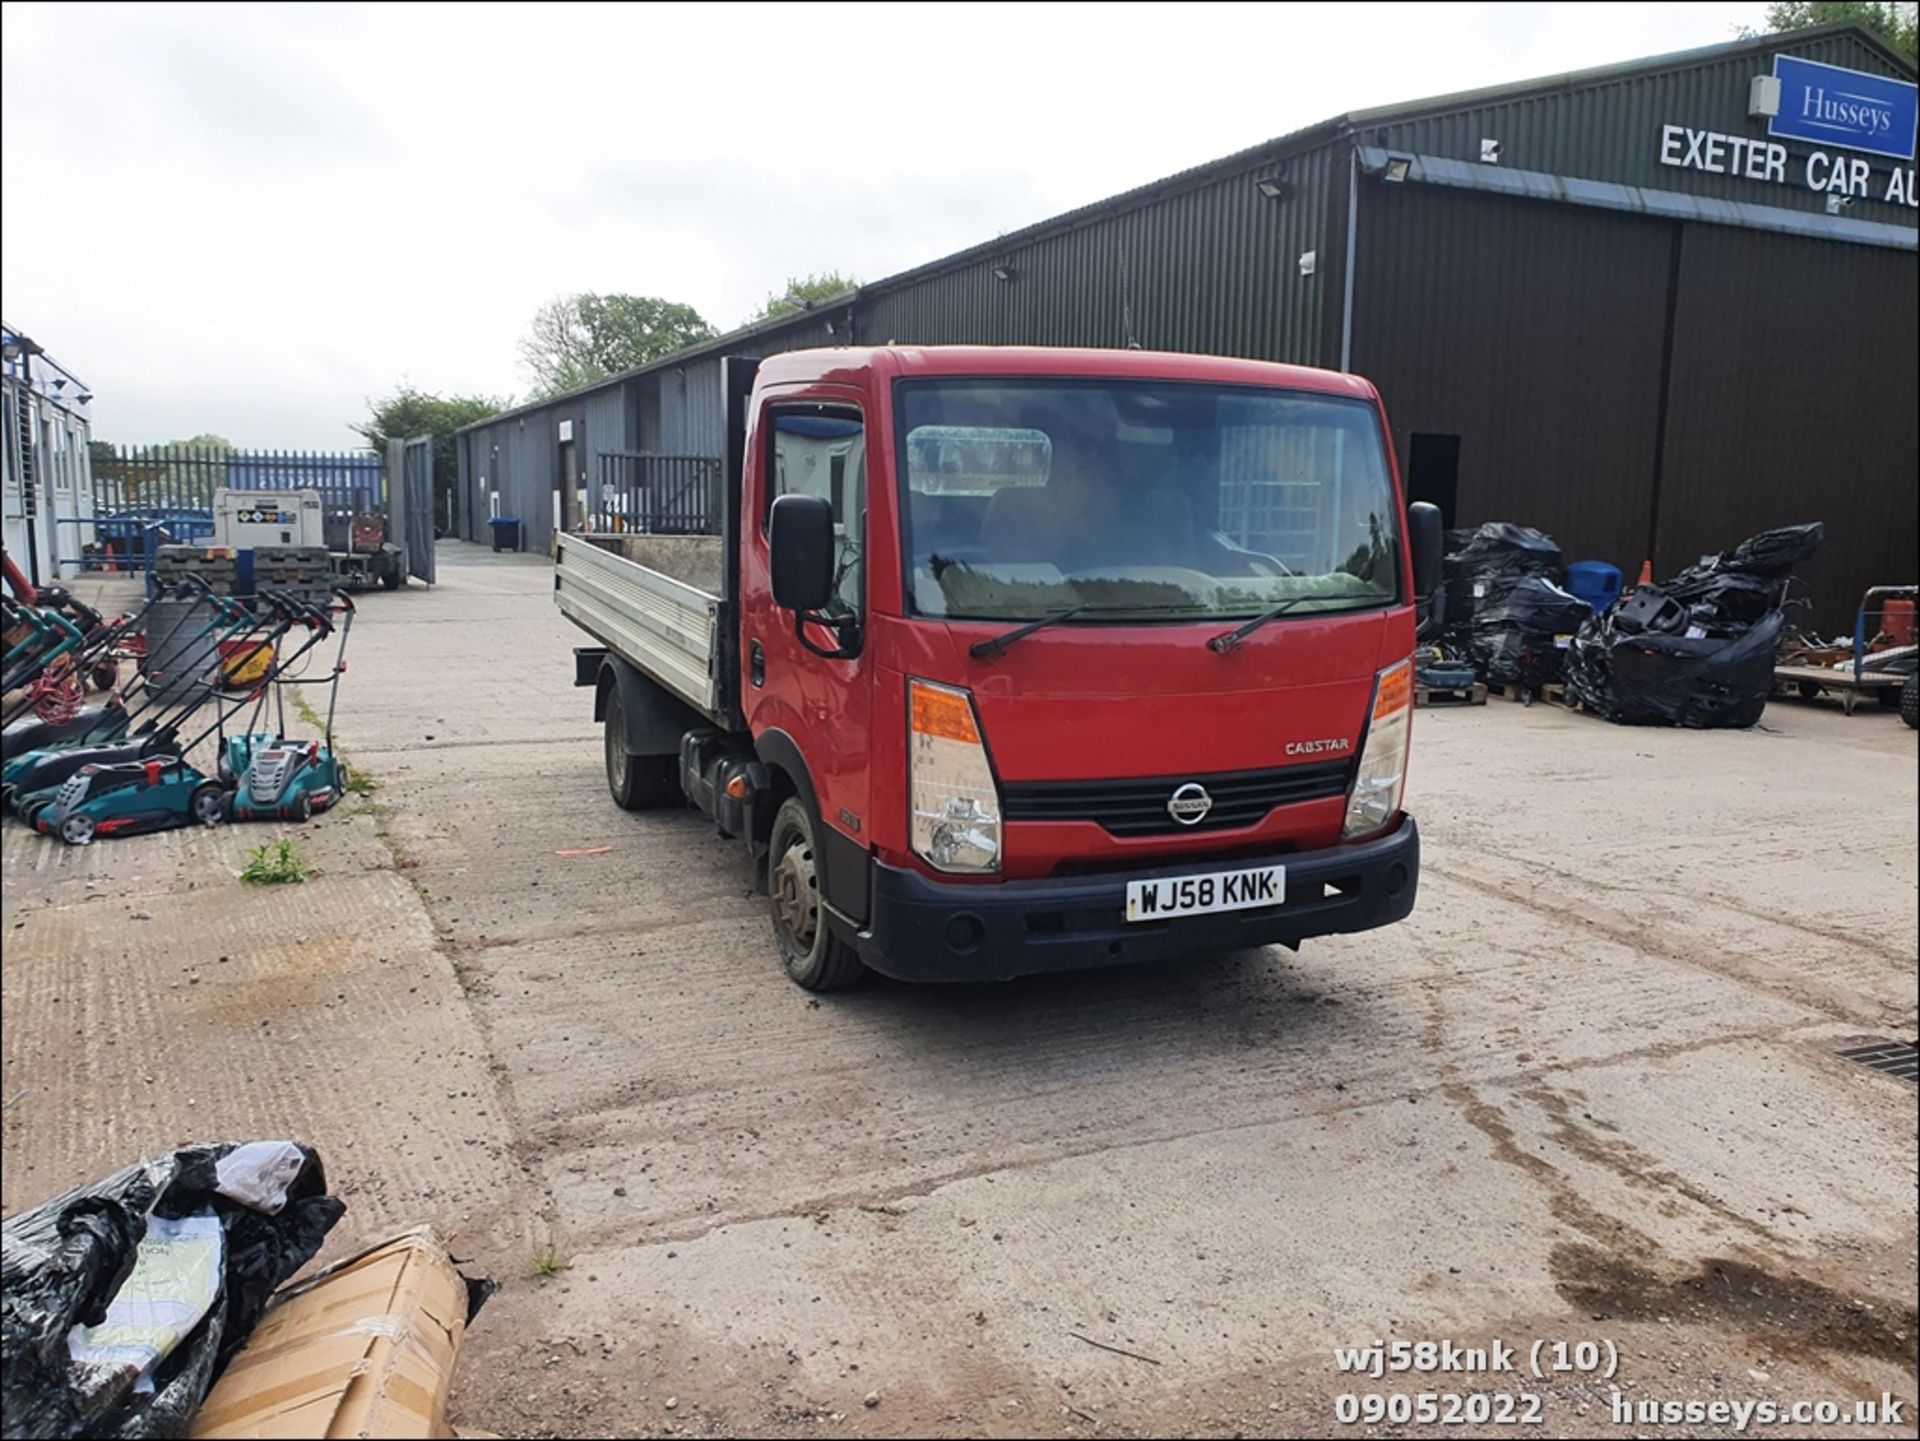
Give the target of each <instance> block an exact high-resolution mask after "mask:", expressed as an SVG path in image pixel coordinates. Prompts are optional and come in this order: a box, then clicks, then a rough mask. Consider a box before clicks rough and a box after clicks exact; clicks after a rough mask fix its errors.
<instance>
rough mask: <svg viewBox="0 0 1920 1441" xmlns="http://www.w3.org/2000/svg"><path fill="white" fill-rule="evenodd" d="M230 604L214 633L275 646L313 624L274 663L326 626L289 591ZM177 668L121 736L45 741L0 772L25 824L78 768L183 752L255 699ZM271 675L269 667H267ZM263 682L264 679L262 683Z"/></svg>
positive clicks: (300, 651) (288, 660)
mask: <svg viewBox="0 0 1920 1441" xmlns="http://www.w3.org/2000/svg"><path fill="white" fill-rule="evenodd" d="M231 604H235V605H236V608H237V609H238V611H239V613H240V618H239V619H238V620H237V621H235V622H234V623H233V624H232V625H230V626H228V627H226V628H225V630H224V631H222V632H219V633H218V634H220V635H232V634H233V633H234V632H236V631H242V632H245V633H247V634H248V635H252V634H253V633H255V632H261V633H260V635H259V639H260V640H261V641H263V642H264V643H265V644H267V645H269V646H271V647H274V648H276V650H277V647H278V644H279V641H280V638H281V637H282V636H284V635H285V634H286V633H287V632H288V631H289V630H291V629H292V628H293V627H294V625H295V624H297V623H300V622H302V621H304V622H306V623H307V624H308V625H309V626H310V627H311V626H317V627H319V629H317V630H315V631H314V633H313V634H311V635H310V636H309V638H308V639H307V641H306V642H305V643H303V644H302V645H301V646H299V647H298V648H297V649H296V650H295V651H293V652H292V653H291V654H290V655H288V656H286V657H284V658H283V660H282V661H281V663H280V666H276V668H275V669H276V670H278V669H280V668H281V667H283V666H285V665H290V664H292V663H293V662H294V661H295V660H296V659H298V658H299V657H300V656H301V655H304V654H305V653H306V651H308V650H310V649H311V648H312V647H313V646H314V645H316V644H317V643H318V641H319V638H320V636H321V635H322V634H324V633H325V631H326V630H327V629H330V628H331V627H330V626H328V623H327V618H326V612H325V611H323V610H320V609H318V608H317V607H314V606H310V605H308V604H306V603H305V602H304V601H299V600H295V599H293V598H292V597H286V596H277V595H272V594H266V595H262V596H259V597H257V598H256V601H255V603H254V604H253V605H248V604H247V603H245V602H239V603H231ZM181 673H184V675H185V676H186V677H187V678H188V680H189V683H188V684H186V685H184V686H174V685H171V684H166V683H159V684H155V683H154V682H152V680H151V679H150V681H149V684H150V685H152V687H153V691H152V695H153V699H152V702H151V707H142V713H147V712H148V711H149V709H151V714H150V718H149V719H147V720H145V721H143V722H142V723H141V724H140V725H139V726H138V727H137V728H135V729H134V730H132V732H131V733H129V734H122V735H120V736H118V737H116V738H114V739H111V740H104V741H85V742H81V743H76V744H69V745H56V746H49V747H47V748H46V749H44V750H37V751H31V752H29V753H27V754H25V755H22V756H18V757H16V758H15V759H13V760H11V761H9V762H7V764H6V768H5V770H4V771H0V782H4V784H5V787H6V794H7V800H8V802H9V804H10V805H11V806H12V808H13V809H14V810H15V811H16V812H17V813H18V814H19V815H20V816H21V817H22V818H23V819H25V820H27V821H28V822H29V823H31V822H32V821H33V819H34V808H35V807H36V806H40V805H44V804H46V803H47V802H49V801H51V800H52V799H53V796H54V792H55V790H56V789H57V788H58V787H59V786H60V785H61V783H62V782H64V781H65V780H66V779H67V778H68V777H70V776H72V775H74V774H76V773H78V772H79V770H80V769H81V768H82V767H83V766H88V765H117V764H119V763H121V762H123V761H144V760H147V759H149V758H151V757H154V756H159V755H168V754H173V753H176V752H177V753H179V754H182V755H184V754H185V753H187V752H188V751H190V750H191V749H192V748H193V746H194V745H195V744H197V743H198V741H199V740H201V739H204V738H205V737H207V736H210V735H213V734H214V733H215V732H216V731H218V732H220V733H222V734H224V733H225V729H226V722H227V718H228V716H229V715H231V714H233V713H234V712H235V711H237V710H238V709H240V708H241V707H242V706H244V705H245V704H246V703H247V702H248V701H250V700H252V699H253V698H254V696H253V694H252V693H249V694H248V695H246V696H244V697H241V698H240V699H238V700H237V701H230V700H229V699H227V698H226V697H224V696H223V694H222V686H221V683H220V680H219V679H218V677H217V676H215V677H206V676H199V675H196V674H195V673H194V672H193V671H192V669H191V668H189V667H184V666H183V667H182V668H181ZM170 674H174V675H175V678H176V679H178V678H179V674H178V673H173V672H170ZM270 674H271V673H270ZM263 683H264V682H263ZM208 701H212V703H213V706H214V721H213V724H212V725H211V726H208V727H207V728H206V729H205V730H204V731H203V732H201V734H200V735H199V736H198V737H196V738H195V740H194V741H190V742H188V743H187V744H186V745H184V746H182V745H180V744H179V740H178V737H179V733H180V729H181V727H182V726H183V725H184V724H185V723H186V721H187V720H188V719H189V718H190V717H192V716H193V715H194V714H195V713H196V712H197V711H199V710H200V709H201V708H202V707H203V706H204V705H206V704H207V703H208Z"/></svg>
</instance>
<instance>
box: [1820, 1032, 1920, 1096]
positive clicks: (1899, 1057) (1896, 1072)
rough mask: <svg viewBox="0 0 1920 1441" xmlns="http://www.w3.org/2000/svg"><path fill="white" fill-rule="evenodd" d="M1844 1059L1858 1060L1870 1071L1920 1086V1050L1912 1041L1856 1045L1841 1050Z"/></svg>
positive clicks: (1910, 1084) (1841, 1056)
mask: <svg viewBox="0 0 1920 1441" xmlns="http://www.w3.org/2000/svg"><path fill="white" fill-rule="evenodd" d="M1839 1054H1840V1058H1841V1059H1842V1060H1844V1061H1858V1062H1859V1063H1860V1064H1861V1065H1863V1066H1865V1067H1866V1068H1867V1069H1868V1070H1870V1071H1879V1072H1880V1073H1881V1074H1882V1075H1886V1076H1892V1077H1893V1078H1894V1079H1895V1080H1896V1081H1905V1082H1906V1083H1907V1084H1908V1085H1909V1086H1920V1051H1916V1050H1915V1049H1914V1045H1913V1042H1911V1041H1875V1042H1874V1043H1873V1044H1872V1045H1870V1046H1854V1047H1851V1048H1850V1049H1848V1050H1844V1051H1841V1052H1840V1053H1839Z"/></svg>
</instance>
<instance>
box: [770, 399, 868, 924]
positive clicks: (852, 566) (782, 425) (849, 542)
mask: <svg viewBox="0 0 1920 1441" xmlns="http://www.w3.org/2000/svg"><path fill="white" fill-rule="evenodd" d="M756 421H757V423H756V424H755V426H754V434H753V438H752V453H751V454H749V455H748V456H747V457H746V463H747V465H748V467H749V470H748V474H749V476H750V477H751V484H750V486H749V487H748V492H749V494H750V495H751V496H752V504H753V506H754V511H753V512H752V515H753V518H752V520H751V522H750V523H748V524H746V525H743V526H742V531H743V533H744V543H743V545H742V549H741V572H742V581H743V584H742V587H741V589H742V592H743V596H744V613H743V617H742V619H743V621H744V624H743V625H742V637H741V638H742V642H743V649H744V651H745V655H744V656H743V657H742V662H743V665H742V669H743V672H744V674H743V677H742V681H743V684H742V686H741V696H742V704H741V709H742V710H743V711H744V712H745V714H746V717H747V721H748V725H749V727H750V729H751V731H752V733H753V735H754V737H755V739H756V741H758V742H759V743H760V744H761V745H762V747H763V754H765V753H766V749H765V748H767V747H769V746H777V745H778V744H779V742H778V741H777V740H774V739H772V738H771V733H775V732H778V733H783V734H784V735H785V736H786V737H787V738H788V739H789V740H790V741H791V742H792V743H793V745H794V746H795V747H796V748H797V750H798V751H799V758H800V760H801V761H802V762H803V763H804V765H805V767H806V771H807V774H808V776H809V777H810V778H811V780H812V784H813V787H814V798H815V801H816V804H817V806H818V809H819V818H820V822H821V826H822V831H821V837H822V844H823V846H825V847H828V848H829V849H830V855H829V856H828V858H827V859H828V865H827V867H826V871H827V877H826V880H827V891H828V894H827V899H828V901H829V902H830V903H831V904H832V905H833V906H834V907H835V908H836V909H837V910H839V911H841V912H842V913H843V914H846V915H848V916H850V917H851V918H852V919H854V920H856V921H864V920H865V919H866V900H865V897H866V861H865V855H864V852H865V851H866V850H867V848H868V840H867V836H868V832H869V829H870V826H869V821H868V810H869V805H870V803H871V776H870V770H869V764H868V756H869V751H870V748H871V747H870V741H871V735H872V724H873V695H872V678H871V670H872V667H871V662H870V659H869V656H868V651H869V646H868V645H867V643H866V640H865V635H864V632H865V630H866V628H867V620H868V592H867V564H866V556H867V546H866V541H867V489H868V487H867V476H868V466H867V439H868V424H867V421H868V417H867V416H866V413H865V407H864V406H863V404H862V398H861V396H860V393H859V392H858V391H855V390H852V389H850V388H848V387H845V386H808V387H805V388H802V389H795V390H793V391H782V392H774V393H773V394H771V395H769V396H767V397H766V398H765V399H764V400H763V401H762V404H761V410H760V413H759V415H758V417H757V418H756ZM791 494H804V495H817V496H822V497H824V498H825V499H826V500H827V501H828V502H829V503H830V504H831V505H832V507H833V519H834V541H835V547H834V549H835V556H834V576H835V585H834V598H833V600H832V602H830V605H829V613H830V614H831V615H833V616H834V617H835V618H843V617H844V618H848V619H851V620H853V621H854V622H856V626H857V628H856V629H855V630H854V631H852V632H851V633H849V632H845V631H841V632H835V631H829V630H827V629H825V628H822V627H818V626H813V627H809V629H808V634H809V638H810V639H811V640H812V641H813V643H814V644H815V645H817V646H819V647H821V648H822V649H833V648H834V647H835V646H836V644H838V643H839V641H840V640H841V638H842V637H843V636H849V635H850V636H851V647H852V649H853V651H854V653H853V654H852V655H850V656H847V657H844V658H835V659H828V658H826V657H824V656H821V655H819V654H816V653H815V652H814V651H812V650H809V649H808V648H807V646H806V645H804V644H802V643H801V640H800V638H799V637H798V636H797V635H796V634H795V630H794V626H795V617H794V614H793V612H791V611H785V610H781V609H780V608H779V607H778V606H776V605H775V604H774V603H773V588H772V554H771V551H770V549H769V546H768V538H767V515H768V511H769V509H770V508H771V507H772V505H773V502H774V500H776V499H777V498H778V497H780V496H782V495H791Z"/></svg>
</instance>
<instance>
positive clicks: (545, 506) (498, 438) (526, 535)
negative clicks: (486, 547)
mask: <svg viewBox="0 0 1920 1441" xmlns="http://www.w3.org/2000/svg"><path fill="white" fill-rule="evenodd" d="M552 434H553V420H552V418H551V417H550V416H549V415H548V414H547V413H545V412H535V413H534V414H532V415H521V416H514V417H510V418H508V419H506V420H500V421H495V422H493V423H492V424H490V425H484V426H481V427H480V428H479V429H477V430H472V431H469V432H467V435H468V447H469V448H468V460H467V467H468V473H469V476H470V478H471V482H470V483H471V484H472V485H473V486H474V488H475V489H474V491H473V492H472V494H473V498H474V514H475V517H476V522H477V529H478V533H477V534H475V535H474V536H473V537H472V538H473V539H475V540H484V539H486V538H487V536H486V531H485V528H484V527H485V524H486V521H487V518H488V517H489V516H490V515H491V514H492V512H491V510H490V509H489V506H488V495H489V493H491V492H498V493H499V496H500V511H499V513H500V514H501V515H503V516H518V517H520V522H521V533H522V544H523V545H524V547H525V548H526V549H528V550H545V549H546V548H547V546H548V542H549V541H550V540H551V538H552V534H553V466H554V461H555V459H556V457H555V453H554V447H553V445H552V443H551V442H552Z"/></svg>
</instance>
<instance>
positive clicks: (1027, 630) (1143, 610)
mask: <svg viewBox="0 0 1920 1441" xmlns="http://www.w3.org/2000/svg"><path fill="white" fill-rule="evenodd" d="M1193 609H1194V607H1193V606H1191V605H1185V604H1179V603H1175V604H1168V605H1161V604H1158V603H1154V604H1149V605H1128V604H1126V603H1124V602H1122V603H1119V604H1115V605H1095V604H1094V603H1093V602H1092V601H1083V602H1081V603H1080V604H1079V605H1074V606H1068V607H1067V608H1066V609H1065V610H1056V611H1055V612H1054V613H1053V614H1052V615H1043V616H1041V617H1040V619H1038V620H1030V621H1028V622H1027V623H1026V624H1025V625H1023V626H1020V627H1018V628H1017V629H1015V630H1010V631H1008V632H1007V633H1006V634H1005V635H996V636H994V637H993V638H992V639H991V640H983V641H976V642H975V643H974V644H973V645H970V646H968V647H967V653H968V654H969V655H971V656H972V657H973V658H974V659H975V660H992V659H993V658H994V657H995V656H997V655H999V654H1000V652H1001V651H1003V650H1005V649H1006V648H1007V647H1008V646H1010V645H1012V644H1013V643H1014V642H1015V641H1019V640H1025V639H1026V638H1027V637H1028V636H1030V635H1032V634H1033V633H1034V632H1035V631H1037V630H1043V629H1045V628H1046V627H1047V626H1050V625H1058V624H1059V623H1060V622H1061V621H1063V620H1072V619H1073V618H1074V617H1075V616H1080V615H1118V614H1121V613H1122V612H1124V613H1126V614H1128V615H1146V614H1153V613H1160V612H1166V611H1175V610H1179V611H1192V610H1193ZM1203 618H1204V616H1194V617H1193V619H1195V620H1199V619H1203Z"/></svg>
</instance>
